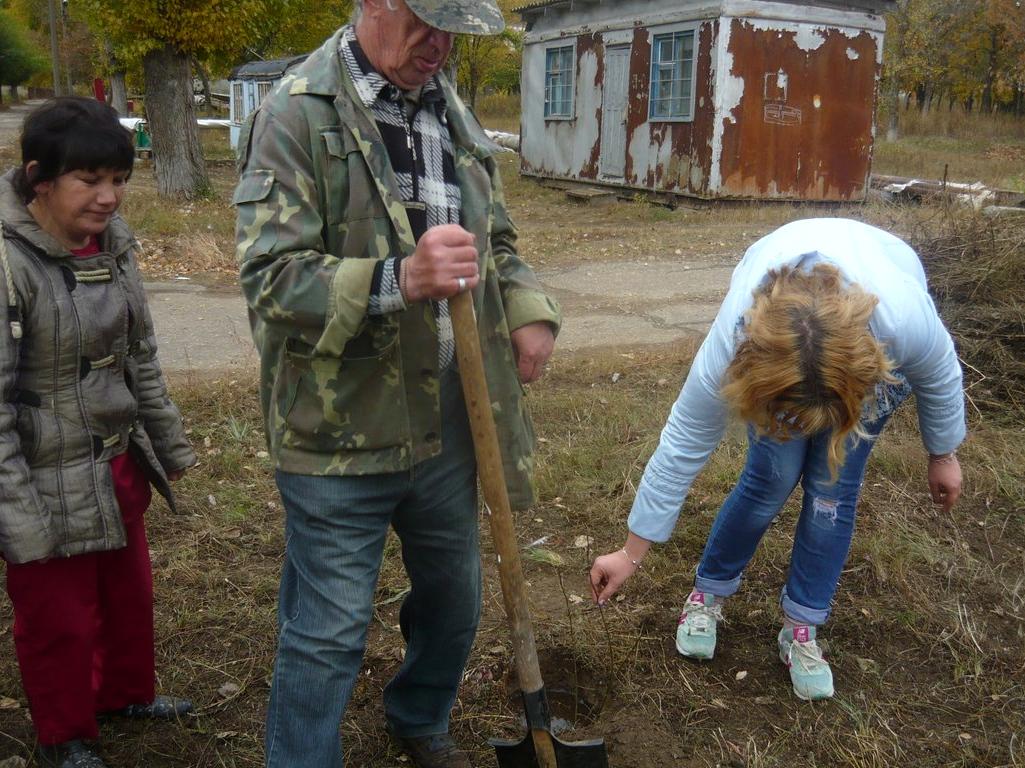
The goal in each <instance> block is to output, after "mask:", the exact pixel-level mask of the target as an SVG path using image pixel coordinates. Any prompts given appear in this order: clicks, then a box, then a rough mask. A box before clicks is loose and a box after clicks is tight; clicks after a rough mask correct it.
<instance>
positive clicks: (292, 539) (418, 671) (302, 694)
mask: <svg viewBox="0 0 1025 768" xmlns="http://www.w3.org/2000/svg"><path fill="white" fill-rule="evenodd" d="M442 425H443V428H442V445H443V446H444V449H443V453H442V454H441V455H440V456H438V457H436V458H433V459H428V460H427V461H424V462H421V463H420V464H417V465H416V466H415V467H414V468H413V469H412V470H410V471H406V472H396V473H388V474H381V475H368V476H361V477H354V476H344V477H313V476H306V475H294V474H288V473H284V472H278V474H277V484H278V489H279V490H280V491H281V498H282V501H283V502H284V506H285V511H286V547H285V562H284V567H283V570H282V574H281V590H280V595H279V604H278V621H279V627H280V631H279V635H278V655H277V660H276V662H275V665H274V677H273V682H272V685H271V696H270V704H269V706H268V712H267V765H268V766H269V768H299V766H310V768H338V767H339V766H342V764H343V760H342V749H341V740H340V737H339V724H340V721H341V719H342V715H343V713H344V711H345V707H346V705H347V704H348V702H349V698H350V696H351V695H352V691H353V687H354V685H355V682H356V679H357V675H358V674H359V669H360V665H361V663H362V659H363V651H364V648H365V645H366V633H367V626H368V624H369V623H370V620H371V617H372V615H373V604H374V590H375V587H376V585H377V577H378V572H379V570H380V566H381V559H382V555H383V551H384V545H385V538H386V535H387V533H388V527H389V525H391V526H392V527H394V529H395V532H396V533H397V534H398V536H399V539H400V541H401V543H402V559H403V563H404V564H405V567H406V572H407V573H408V575H409V579H410V583H411V588H412V591H411V592H410V593H409V595H408V596H407V597H406V599H405V602H404V603H403V604H402V608H401V610H400V613H399V623H400V626H401V629H402V634H403V637H404V638H405V640H406V657H405V660H404V661H403V664H402V667H401V669H400V670H399V672H398V674H397V675H396V676H395V678H394V679H393V680H392V681H391V682H390V683H389V684H388V686H387V688H386V689H385V692H384V709H385V716H386V718H387V720H388V724H389V726H390V728H391V730H392V731H393V732H394V733H396V734H398V735H401V736H426V735H433V734H439V733H446V732H447V731H448V721H449V713H450V710H451V709H452V705H453V703H454V702H455V697H456V689H457V687H458V685H459V681H460V679H461V678H462V674H463V668H464V666H465V664H466V660H467V658H468V656H469V654H470V647H471V646H472V644H473V639H474V635H475V634H476V631H477V623H478V621H479V619H480V603H481V568H480V549H479V543H478V516H477V481H476V461H475V459H474V455H473V445H472V440H471V436H470V431H469V426H468V423H467V418H466V410H465V407H464V405H463V399H462V392H461V390H460V388H459V382H458V377H457V376H456V375H455V374H454V373H453V372H450V373H449V374H448V375H447V376H446V377H445V379H444V380H443V385H442Z"/></svg>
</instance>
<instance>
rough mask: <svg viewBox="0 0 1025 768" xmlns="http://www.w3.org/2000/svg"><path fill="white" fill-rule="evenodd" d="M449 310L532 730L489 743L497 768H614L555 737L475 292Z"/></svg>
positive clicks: (594, 747)
mask: <svg viewBox="0 0 1025 768" xmlns="http://www.w3.org/2000/svg"><path fill="white" fill-rule="evenodd" d="M449 309H450V312H451V315H452V326H453V331H454V334H455V340H456V355H457V357H458V359H459V375H460V378H461V379H462V383H463V399H464V400H465V401H466V411H467V413H468V415H469V417H470V429H471V431H472V432H473V445H474V450H475V452H476V454H477V475H478V477H479V478H480V484H481V489H482V490H483V492H484V501H485V503H486V504H487V506H488V509H489V510H490V512H491V515H490V519H491V536H492V538H493V539H494V543H495V550H496V551H497V554H498V573H499V576H500V578H501V582H502V597H503V599H504V601H505V613H506V617H507V618H508V620H509V629H510V630H511V632H512V645H513V656H514V657H515V659H516V673H517V676H518V678H519V683H520V690H521V691H522V692H523V704H524V709H525V711H526V719H527V727H528V728H529V729H530V733H529V734H527V736H526V737H524V738H523V740H522V741H510V740H506V739H491V741H490V744H491V745H492V746H493V747H494V748H495V754H496V756H497V757H498V765H499V768H608V764H609V758H608V754H607V753H606V751H605V742H604V740H602V739H592V740H589V741H576V742H564V741H560V740H559V739H558V738H556V737H555V736H554V735H553V734H552V715H551V710H550V709H549V706H548V695H547V694H546V693H545V685H544V682H543V681H542V679H541V668H540V666H539V665H538V660H537V649H536V648H535V646H534V631H533V629H532V628H531V623H530V611H529V609H528V607H527V588H526V583H525V582H524V579H523V568H522V566H521V564H520V552H519V547H518V546H517V544H516V531H515V529H514V528H513V516H512V509H511V507H510V506H509V494H508V491H507V489H506V484H505V472H504V471H503V469H502V454H501V451H500V449H499V445H498V431H497V430H496V428H495V418H494V414H493V413H492V412H491V397H490V396H489V395H488V383H487V379H486V378H485V375H484V362H483V358H482V357H481V350H480V337H479V336H478V335H477V319H476V317H475V316H474V312H473V299H472V298H471V295H470V292H469V291H463V292H462V293H458V294H456V295H455V296H453V297H452V298H451V299H449Z"/></svg>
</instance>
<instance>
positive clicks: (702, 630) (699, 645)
mask: <svg viewBox="0 0 1025 768" xmlns="http://www.w3.org/2000/svg"><path fill="white" fill-rule="evenodd" d="M709 603H711V605H709ZM720 621H722V602H721V601H720V600H719V598H717V597H716V596H715V595H709V594H706V593H705V592H697V591H695V592H691V593H690V597H688V598H687V604H686V605H684V607H683V613H682V614H680V624H679V626H677V628H676V650H677V651H679V652H680V654H681V655H683V656H687V657H689V658H691V659H710V658H712V657H713V656H714V655H715V638H716V629H715V628H716V624H717V623H718V622H720Z"/></svg>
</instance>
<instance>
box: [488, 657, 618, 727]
mask: <svg viewBox="0 0 1025 768" xmlns="http://www.w3.org/2000/svg"><path fill="white" fill-rule="evenodd" d="M538 663H539V664H540V666H541V678H542V680H544V683H545V690H546V691H547V692H548V704H549V707H550V709H551V713H552V732H553V733H554V734H556V735H561V734H564V733H571V732H574V731H578V730H581V729H587V728H589V727H590V726H592V725H594V723H595V721H596V720H597V719H598V715H599V714H601V710H602V708H603V707H604V706H605V704H606V701H607V698H608V697H607V695H606V691H607V690H608V684H607V680H606V677H605V676H604V675H603V674H601V673H600V672H596V671H595V670H593V669H589V668H588V667H587V666H586V664H585V662H584V660H582V659H580V658H578V656H577V655H576V654H574V653H573V651H572V650H570V649H569V648H565V647H554V648H546V649H543V650H539V651H538ZM506 695H507V697H508V699H509V706H510V707H512V708H513V710H514V711H519V712H522V711H523V694H522V692H521V690H520V686H519V681H518V680H517V678H516V671H515V669H512V670H510V673H509V675H508V677H507V678H506ZM521 721H522V722H521V725H522V726H523V727H524V728H526V725H527V723H526V717H525V716H523V717H521Z"/></svg>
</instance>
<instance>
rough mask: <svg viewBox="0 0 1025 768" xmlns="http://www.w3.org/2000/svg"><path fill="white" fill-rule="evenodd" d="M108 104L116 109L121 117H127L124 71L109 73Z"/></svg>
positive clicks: (126, 92)
mask: <svg viewBox="0 0 1025 768" xmlns="http://www.w3.org/2000/svg"><path fill="white" fill-rule="evenodd" d="M110 106H112V107H113V108H114V109H116V110H117V113H118V114H119V115H121V117H128V87H127V86H126V85H125V73H124V72H123V71H122V72H111V73H110Z"/></svg>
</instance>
